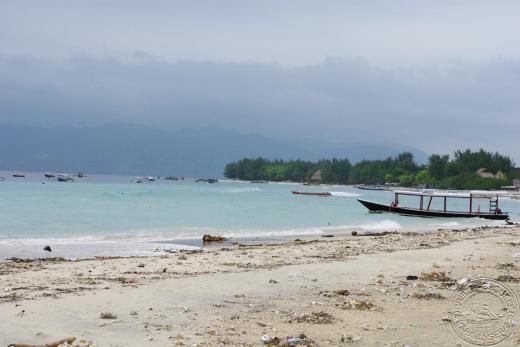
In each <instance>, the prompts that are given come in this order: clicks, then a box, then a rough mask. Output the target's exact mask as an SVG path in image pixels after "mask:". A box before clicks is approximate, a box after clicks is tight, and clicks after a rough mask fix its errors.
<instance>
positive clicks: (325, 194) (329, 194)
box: [291, 190, 332, 196]
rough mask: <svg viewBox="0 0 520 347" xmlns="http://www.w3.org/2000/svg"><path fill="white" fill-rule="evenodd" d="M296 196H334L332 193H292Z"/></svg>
mask: <svg viewBox="0 0 520 347" xmlns="http://www.w3.org/2000/svg"><path fill="white" fill-rule="evenodd" d="M291 193H293V194H294V195H315V196H332V193H330V192H297V191H294V190H293V191H291Z"/></svg>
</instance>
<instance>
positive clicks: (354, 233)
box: [350, 230, 358, 236]
mask: <svg viewBox="0 0 520 347" xmlns="http://www.w3.org/2000/svg"><path fill="white" fill-rule="evenodd" d="M350 234H351V235H352V236H357V235H358V233H357V231H355V230H354V231H353V232H351V233H350Z"/></svg>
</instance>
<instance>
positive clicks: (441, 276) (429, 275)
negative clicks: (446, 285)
mask: <svg viewBox="0 0 520 347" xmlns="http://www.w3.org/2000/svg"><path fill="white" fill-rule="evenodd" d="M421 280H423V281H438V282H454V281H455V280H454V279H453V278H451V277H448V276H447V275H446V272H444V271H442V272H436V271H432V272H423V273H422V274H421Z"/></svg>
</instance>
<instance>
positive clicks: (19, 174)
mask: <svg viewBox="0 0 520 347" xmlns="http://www.w3.org/2000/svg"><path fill="white" fill-rule="evenodd" d="M13 177H15V178H23V177H25V175H24V174H23V173H21V172H19V171H16V172H15V173H14V174H13Z"/></svg>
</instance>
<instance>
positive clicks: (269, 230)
mask: <svg viewBox="0 0 520 347" xmlns="http://www.w3.org/2000/svg"><path fill="white" fill-rule="evenodd" d="M11 174H12V173H5V172H4V173H0V176H3V177H5V178H6V180H5V181H2V182H0V211H1V212H0V213H1V218H0V258H6V257H8V256H13V255H16V256H19V255H30V256H33V253H35V252H36V253H38V252H39V251H40V249H41V246H42V245H45V244H51V245H56V247H58V248H57V249H60V248H61V252H62V253H63V252H65V249H66V250H67V252H65V253H66V254H67V255H69V256H85V255H87V254H88V255H94V254H108V253H118V254H145V253H146V252H147V251H150V250H151V247H152V246H151V245H154V247H155V246H156V245H157V244H159V243H160V242H164V241H168V242H169V243H168V244H170V245H174V244H175V243H176V240H186V239H200V237H201V236H202V235H203V234H206V233H210V234H218V235H224V236H227V237H235V238H238V237H255V236H260V237H276V236H288V235H304V234H317V233H328V232H338V231H344V232H348V231H350V230H367V231H372V230H396V229H420V230H433V229H436V228H441V227H459V226H466V225H484V224H488V225H489V224H492V223H496V222H490V221H486V220H479V219H445V218H418V217H406V216H399V215H393V214H369V213H368V212H367V210H366V209H365V208H364V207H363V206H361V205H360V204H359V203H358V202H357V200H356V198H358V197H359V198H363V199H368V200H373V201H379V202H385V203H386V202H388V203H389V202H390V201H391V199H392V193H391V192H377V191H362V190H358V189H355V188H353V187H345V186H320V187H303V186H301V185H298V184H252V183H237V182H220V183H216V184H208V183H195V182H191V181H165V180H159V181H156V182H153V183H145V184H137V183H135V178H134V177H125V176H95V175H94V176H88V177H86V178H76V179H75V182H71V183H62V182H55V181H48V180H46V179H45V178H43V174H42V173H31V174H26V175H27V177H26V178H19V179H15V178H12V177H11ZM291 190H306V191H330V192H332V194H333V196H332V197H313V196H295V195H292V194H291V193H290V192H291ZM410 203H411V202H410ZM450 207H451V206H450ZM453 207H454V208H457V207H461V206H453ZM501 207H502V209H503V210H505V211H508V212H510V214H511V216H512V219H513V220H516V221H518V220H520V202H519V201H514V200H507V199H506V200H502V201H501ZM486 208H487V205H486V202H485V201H483V202H482V210H483V211H484V210H485V209H486ZM499 224H503V222H500V223H499ZM179 243H183V242H180V241H179ZM184 243H185V242H184ZM56 247H55V248H56ZM57 254H59V253H57Z"/></svg>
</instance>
